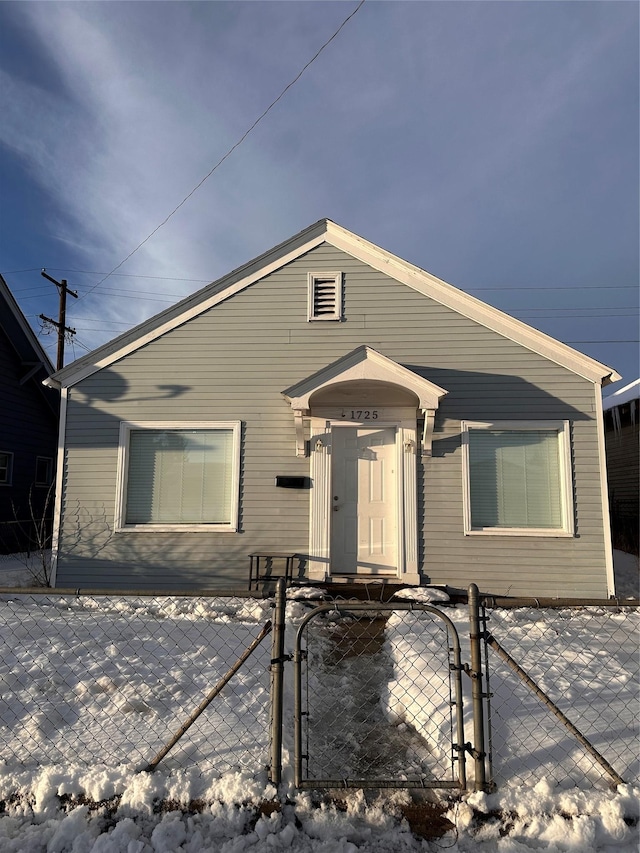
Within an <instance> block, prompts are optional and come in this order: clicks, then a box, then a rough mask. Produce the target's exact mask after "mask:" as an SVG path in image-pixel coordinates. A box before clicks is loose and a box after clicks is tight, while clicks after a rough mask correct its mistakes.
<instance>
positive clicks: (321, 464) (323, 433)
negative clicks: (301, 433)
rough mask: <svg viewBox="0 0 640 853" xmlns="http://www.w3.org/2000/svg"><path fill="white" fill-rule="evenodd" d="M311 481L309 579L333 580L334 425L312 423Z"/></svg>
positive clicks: (328, 422)
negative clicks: (332, 482)
mask: <svg viewBox="0 0 640 853" xmlns="http://www.w3.org/2000/svg"><path fill="white" fill-rule="evenodd" d="M309 443H310V448H311V470H310V473H311V482H312V483H313V488H312V489H311V490H310V502H309V512H310V518H309V579H310V580H319V581H324V580H326V579H327V578H328V577H329V574H330V571H329V552H330V545H329V543H330V526H329V525H330V523H331V522H330V519H331V423H330V421H325V420H324V419H313V420H312V421H311V439H310V442H309Z"/></svg>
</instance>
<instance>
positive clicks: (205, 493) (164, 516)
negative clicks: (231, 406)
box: [126, 429, 233, 524]
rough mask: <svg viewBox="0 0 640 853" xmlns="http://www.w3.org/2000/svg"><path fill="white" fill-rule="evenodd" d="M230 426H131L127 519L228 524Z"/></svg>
mask: <svg viewBox="0 0 640 853" xmlns="http://www.w3.org/2000/svg"><path fill="white" fill-rule="evenodd" d="M232 463H233V430H230V429H215V430H189V429H187V430H154V429H143V430H136V429H133V430H131V432H130V436H129V464H128V477H127V499H126V523H127V524H228V523H230V521H231V511H232V495H231V484H232Z"/></svg>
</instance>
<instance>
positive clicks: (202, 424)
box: [114, 421, 242, 533]
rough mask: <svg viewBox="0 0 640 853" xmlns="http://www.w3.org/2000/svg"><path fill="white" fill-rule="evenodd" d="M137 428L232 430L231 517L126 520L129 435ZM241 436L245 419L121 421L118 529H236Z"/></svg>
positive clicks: (123, 530)
mask: <svg viewBox="0 0 640 853" xmlns="http://www.w3.org/2000/svg"><path fill="white" fill-rule="evenodd" d="M134 429H166V430H170V429H174V430H180V429H187V430H207V429H208V430H215V429H220V430H222V429H225V430H232V431H233V458H232V461H231V465H232V471H231V495H232V505H231V518H230V521H229V523H228V524H227V523H224V524H207V523H203V524H170V523H169V524H168V523H160V524H127V523H126V518H125V507H126V495H127V476H128V454H129V435H130V433H131V431H132V430H134ZM241 439H242V421H121V422H120V435H119V439H118V468H117V474H116V505H115V512H114V532H115V533H150V532H154V531H157V532H171V531H180V532H183V533H184V532H187V533H188V532H198V531H199V532H203V531H216V532H218V531H219V532H227V533H237V532H238V520H239V513H240V444H241Z"/></svg>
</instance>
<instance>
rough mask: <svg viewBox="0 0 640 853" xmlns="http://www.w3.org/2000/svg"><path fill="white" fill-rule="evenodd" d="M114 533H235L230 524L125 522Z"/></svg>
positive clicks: (236, 529) (235, 529)
mask: <svg viewBox="0 0 640 853" xmlns="http://www.w3.org/2000/svg"><path fill="white" fill-rule="evenodd" d="M115 532H116V533H237V532H238V528H237V527H232V526H231V525H230V524H127V525H125V526H124V527H116V528H115Z"/></svg>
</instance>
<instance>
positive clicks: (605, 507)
mask: <svg viewBox="0 0 640 853" xmlns="http://www.w3.org/2000/svg"><path fill="white" fill-rule="evenodd" d="M594 390H595V395H596V421H597V423H596V427H597V430H598V468H599V469H600V492H601V495H602V529H603V532H604V565H605V571H606V576H607V594H608V595H609V596H610V597H611V596H614V595H615V594H616V581H615V573H614V570H613V541H612V538H611V518H610V516H609V484H608V482H607V452H606V446H605V438H604V410H603V405H602V390H601V389H600V387H599V386H598V385H596V386H595V389H594Z"/></svg>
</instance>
